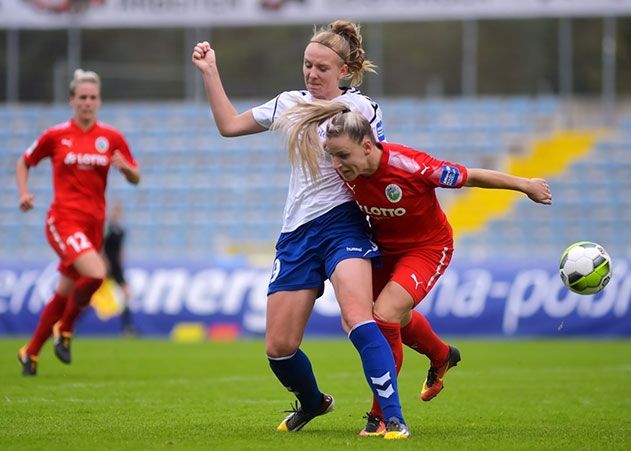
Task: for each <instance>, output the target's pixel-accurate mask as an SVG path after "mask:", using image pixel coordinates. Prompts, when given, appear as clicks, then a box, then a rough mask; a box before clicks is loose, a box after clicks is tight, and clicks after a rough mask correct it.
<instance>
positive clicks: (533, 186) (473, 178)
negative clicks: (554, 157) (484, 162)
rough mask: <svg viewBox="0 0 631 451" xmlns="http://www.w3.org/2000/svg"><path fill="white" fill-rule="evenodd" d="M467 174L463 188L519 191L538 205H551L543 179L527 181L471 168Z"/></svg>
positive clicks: (546, 185)
mask: <svg viewBox="0 0 631 451" xmlns="http://www.w3.org/2000/svg"><path fill="white" fill-rule="evenodd" d="M468 173H469V177H468V178H467V182H466V183H465V186H469V187H477V188H495V189H510V190H514V191H521V192H522V193H524V194H525V195H526V196H528V197H529V198H530V199H531V200H533V201H534V202H537V203H539V204H546V205H550V204H551V203H552V192H551V191H550V187H549V186H548V182H546V181H545V180H544V179H540V178H532V179H528V178H525V177H517V176H514V175H510V174H506V173H504V172H499V171H492V170H490V169H478V168H471V169H469V170H468Z"/></svg>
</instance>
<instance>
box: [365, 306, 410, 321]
mask: <svg viewBox="0 0 631 451" xmlns="http://www.w3.org/2000/svg"><path fill="white" fill-rule="evenodd" d="M372 314H373V317H374V318H375V319H378V320H379V321H383V322H386V323H398V322H401V320H402V316H403V315H402V314H401V311H399V310H398V309H397V308H394V306H392V305H390V304H387V303H379V302H376V303H375V305H374V307H373V312H372Z"/></svg>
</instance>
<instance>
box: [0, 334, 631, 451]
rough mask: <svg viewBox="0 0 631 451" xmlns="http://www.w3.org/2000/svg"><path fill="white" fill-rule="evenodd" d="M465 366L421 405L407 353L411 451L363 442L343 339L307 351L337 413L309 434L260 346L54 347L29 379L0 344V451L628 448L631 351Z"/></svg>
mask: <svg viewBox="0 0 631 451" xmlns="http://www.w3.org/2000/svg"><path fill="white" fill-rule="evenodd" d="M452 343H453V344H456V345H457V346H458V347H459V348H460V350H461V352H462V357H463V361H462V362H461V363H460V364H459V365H458V367H457V368H454V369H452V370H451V371H450V372H449V373H448V375H447V377H446V379H445V389H444V391H443V392H442V393H441V394H440V395H439V396H438V397H437V398H436V399H434V400H433V401H431V402H429V403H423V402H421V401H419V400H418V391H419V388H420V384H421V383H422V381H423V379H424V377H425V374H426V371H427V363H426V360H425V358H424V357H422V356H419V355H417V354H415V353H413V352H409V350H406V355H405V365H404V368H403V371H402V374H401V376H400V388H401V399H402V404H403V409H404V414H405V416H406V420H407V422H408V424H409V426H410V428H411V430H412V437H411V438H410V439H409V440H407V441H396V442H386V441H384V440H383V439H381V438H372V437H371V438H361V437H358V436H357V431H358V430H359V429H360V428H361V427H362V426H363V421H364V420H363V419H362V415H363V414H364V413H365V412H366V411H367V410H368V409H369V407H370V396H369V393H368V391H367V390H368V389H367V386H366V383H365V381H364V379H363V373H362V372H361V365H360V361H359V358H358V357H357V356H356V353H355V350H354V348H353V347H352V345H351V344H350V342H347V341H324V340H313V339H308V340H307V341H306V342H305V343H304V345H303V349H304V350H305V351H306V352H307V353H308V355H310V357H311V360H312V363H313V366H314V368H315V370H316V374H317V376H318V380H319V384H320V388H321V389H322V390H323V391H326V392H328V393H331V394H333V395H334V396H335V398H336V409H335V411H334V412H333V413H332V414H329V415H326V416H323V417H320V418H317V419H315V420H314V421H313V422H311V423H310V424H308V425H307V426H306V427H305V428H304V429H303V430H302V431H301V432H299V433H295V434H283V433H278V432H276V426H277V425H278V423H279V422H280V421H281V420H282V418H283V417H284V416H285V415H286V414H285V413H284V412H283V411H284V410H287V409H289V404H290V401H291V400H292V399H293V396H292V395H291V394H290V393H288V392H286V391H285V390H284V389H283V388H282V387H281V386H280V384H279V383H278V382H277V381H276V379H275V378H274V376H273V374H272V372H271V370H270V369H269V367H268V365H267V361H266V359H265V358H264V354H263V353H264V346H263V342H262V341H237V342H231V343H217V342H215V343H213V342H209V343H198V344H177V343H172V342H167V341H159V340H124V339H120V340H117V339H88V338H80V339H78V340H75V342H74V343H73V359H74V362H73V363H72V365H70V366H65V365H63V364H61V363H59V362H57V361H56V359H55V357H54V356H53V353H52V349H51V345H50V343H48V344H47V345H46V346H45V347H44V349H43V351H42V355H41V357H40V367H39V374H38V376H36V377H31V378H29V377H23V376H21V375H20V367H19V364H18V362H17V359H16V352H17V349H18V347H19V346H20V345H21V344H23V340H18V339H14V338H11V339H8V338H4V339H1V340H0V355H1V356H2V358H1V359H0V362H1V363H0V381H1V383H0V449H2V450H9V449H11V450H13V449H15V450H22V449H36V450H41V449H46V450H47V451H48V450H76V449H77V450H78V449H81V450H100V449H103V450H106V449H107V450H112V449H117V450H119V449H120V450H140V449H152V450H156V449H157V450H160V449H169V450H170V449H173V450H184V449H199V450H201V449H204V450H208V449H274V450H285V449H286V450H292V451H293V450H296V449H300V450H310V449H314V450H315V449H317V450H322V449H334V448H335V449H338V448H357V449H383V448H384V447H386V446H388V447H392V446H396V447H397V448H398V449H412V448H414V449H418V448H424V449H433V450H439V449H458V450H460V449H498V450H505V449H530V450H532V449H568V450H574V449H631V342H629V341H601V340H597V341H585V340H581V341H576V340H571V341H570V340H568V341H472V340H453V341H452Z"/></svg>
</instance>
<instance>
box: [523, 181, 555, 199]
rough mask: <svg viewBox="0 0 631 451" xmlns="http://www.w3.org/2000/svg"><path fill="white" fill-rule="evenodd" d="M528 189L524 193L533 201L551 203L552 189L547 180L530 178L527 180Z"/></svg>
mask: <svg viewBox="0 0 631 451" xmlns="http://www.w3.org/2000/svg"><path fill="white" fill-rule="evenodd" d="M528 182H529V189H528V192H527V193H526V194H528V197H529V198H530V199H532V200H533V201H534V202H537V203H538V204H546V205H550V204H552V191H550V186H549V185H548V182H547V181H545V180H544V179H539V178H532V179H530V180H529V181H528Z"/></svg>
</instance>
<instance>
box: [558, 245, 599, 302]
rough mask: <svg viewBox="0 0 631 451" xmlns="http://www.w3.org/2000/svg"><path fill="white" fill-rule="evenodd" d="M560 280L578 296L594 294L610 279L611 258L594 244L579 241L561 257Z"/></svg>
mask: <svg viewBox="0 0 631 451" xmlns="http://www.w3.org/2000/svg"><path fill="white" fill-rule="evenodd" d="M559 266H560V267H559V272H560V274H561V280H562V281H563V283H564V284H565V286H566V287H568V288H569V289H570V290H571V291H573V292H574V293H578V294H595V293H598V292H599V291H600V290H602V289H603V288H605V286H606V285H607V284H608V283H609V280H610V279H611V269H612V268H611V258H610V257H609V254H607V251H605V249H604V248H603V247H602V246H601V245H600V244H596V243H591V242H589V241H580V242H578V243H574V244H572V245H571V246H570V247H568V248H567V249H566V250H565V252H563V254H562V255H561V262H560V265H559Z"/></svg>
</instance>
